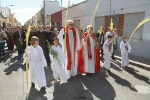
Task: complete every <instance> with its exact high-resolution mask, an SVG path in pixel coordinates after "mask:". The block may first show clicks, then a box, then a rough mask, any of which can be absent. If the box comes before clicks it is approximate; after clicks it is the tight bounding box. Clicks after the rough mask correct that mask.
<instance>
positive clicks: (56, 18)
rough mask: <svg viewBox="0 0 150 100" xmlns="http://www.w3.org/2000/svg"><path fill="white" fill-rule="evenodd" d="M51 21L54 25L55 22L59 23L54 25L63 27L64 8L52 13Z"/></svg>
mask: <svg viewBox="0 0 150 100" xmlns="http://www.w3.org/2000/svg"><path fill="white" fill-rule="evenodd" d="M51 23H52V25H53V23H54V24H55V23H56V24H57V23H58V25H54V27H57V28H59V29H61V28H62V10H61V11H59V12H57V13H54V14H52V15H51Z"/></svg>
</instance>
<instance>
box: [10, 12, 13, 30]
mask: <svg viewBox="0 0 150 100" xmlns="http://www.w3.org/2000/svg"><path fill="white" fill-rule="evenodd" d="M10 24H11V26H12V27H14V14H11V16H10Z"/></svg>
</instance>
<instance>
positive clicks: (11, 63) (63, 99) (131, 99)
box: [0, 52, 150, 100]
mask: <svg viewBox="0 0 150 100" xmlns="http://www.w3.org/2000/svg"><path fill="white" fill-rule="evenodd" d="M6 55H7V56H6V59H5V60H4V61H2V60H1V61H0V70H1V72H0V80H1V81H0V89H1V92H0V100H150V76H149V75H150V72H149V71H146V70H144V69H140V68H138V67H136V66H133V65H130V66H129V68H128V69H127V70H123V69H120V68H119V66H120V61H119V60H118V61H113V62H112V68H111V72H110V73H107V72H106V71H105V70H104V69H103V68H101V71H100V72H99V73H96V74H94V75H92V76H91V77H89V76H82V75H78V76H76V77H72V78H71V79H70V80H69V81H68V82H67V83H62V84H61V83H59V82H58V83H54V82H53V76H52V71H51V69H50V67H48V68H47V69H45V72H46V78H47V87H46V93H44V92H43V91H39V89H38V88H37V86H36V88H30V86H29V90H27V89H26V82H25V66H24V65H23V64H22V62H23V60H21V61H18V60H17V52H15V53H14V54H13V56H12V58H9V56H8V53H7V52H6ZM102 65H103V63H102V62H101V66H102Z"/></svg>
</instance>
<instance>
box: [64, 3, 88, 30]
mask: <svg viewBox="0 0 150 100" xmlns="http://www.w3.org/2000/svg"><path fill="white" fill-rule="evenodd" d="M86 4H87V1H84V2H81V3H79V4H76V5H73V6H71V7H69V10H68V19H71V20H73V21H74V23H75V27H76V28H77V29H78V30H79V29H80V28H82V29H85V28H86ZM65 19H66V9H64V10H63V11H62V26H65V23H66V22H65Z"/></svg>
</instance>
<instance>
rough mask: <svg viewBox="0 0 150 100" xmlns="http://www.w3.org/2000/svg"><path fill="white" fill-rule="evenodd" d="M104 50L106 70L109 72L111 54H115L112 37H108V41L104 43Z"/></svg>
mask: <svg viewBox="0 0 150 100" xmlns="http://www.w3.org/2000/svg"><path fill="white" fill-rule="evenodd" d="M103 50H104V59H105V61H104V68H105V69H106V70H108V71H109V69H110V67H111V65H110V59H111V53H112V52H113V43H112V36H111V35H108V36H107V40H106V41H105V42H104V45H103Z"/></svg>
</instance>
